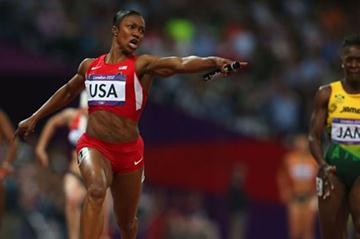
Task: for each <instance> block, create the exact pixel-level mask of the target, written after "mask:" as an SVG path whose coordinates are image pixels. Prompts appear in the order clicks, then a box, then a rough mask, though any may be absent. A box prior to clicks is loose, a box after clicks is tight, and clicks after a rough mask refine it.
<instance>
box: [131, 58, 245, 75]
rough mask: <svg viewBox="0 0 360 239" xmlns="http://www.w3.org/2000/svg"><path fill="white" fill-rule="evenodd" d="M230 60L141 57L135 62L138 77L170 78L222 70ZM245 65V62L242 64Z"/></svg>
mask: <svg viewBox="0 0 360 239" xmlns="http://www.w3.org/2000/svg"><path fill="white" fill-rule="evenodd" d="M231 62H233V61H231V60H229V59H225V58H221V57H217V56H209V57H198V56H188V57H158V56H152V55H142V56H140V57H139V58H138V60H137V65H136V69H137V73H139V75H145V74H148V75H158V76H164V77H166V76H172V75H174V74H177V73H196V72H201V71H204V70H209V69H214V68H217V69H221V70H224V66H225V65H227V64H230V63H231ZM242 63H243V64H247V63H246V62H242Z"/></svg>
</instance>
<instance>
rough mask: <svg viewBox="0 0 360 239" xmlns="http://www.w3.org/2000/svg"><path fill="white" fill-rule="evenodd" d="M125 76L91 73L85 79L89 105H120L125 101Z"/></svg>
mask: <svg viewBox="0 0 360 239" xmlns="http://www.w3.org/2000/svg"><path fill="white" fill-rule="evenodd" d="M125 79H126V78H125V76H124V75H121V74H117V75H91V76H90V77H89V79H88V80H86V81H85V86H86V91H87V93H88V102H89V105H122V104H123V103H125V89H126V80H125Z"/></svg>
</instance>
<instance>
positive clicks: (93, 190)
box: [87, 184, 107, 204]
mask: <svg viewBox="0 0 360 239" xmlns="http://www.w3.org/2000/svg"><path fill="white" fill-rule="evenodd" d="M106 190H107V188H106V186H105V185H100V184H91V185H90V186H89V187H88V189H87V197H88V199H89V200H90V201H93V202H95V203H100V204H102V203H103V201H104V199H105V196H106Z"/></svg>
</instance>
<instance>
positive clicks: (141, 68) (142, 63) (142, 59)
mask: <svg viewBox="0 0 360 239" xmlns="http://www.w3.org/2000/svg"><path fill="white" fill-rule="evenodd" d="M158 59H160V57H158V56H154V55H149V54H143V55H140V56H138V57H137V58H136V62H135V67H136V71H137V72H138V73H139V75H144V73H145V72H146V71H147V69H148V68H149V65H151V64H152V63H154V62H155V61H156V60H158Z"/></svg>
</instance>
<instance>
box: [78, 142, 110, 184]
mask: <svg viewBox="0 0 360 239" xmlns="http://www.w3.org/2000/svg"><path fill="white" fill-rule="evenodd" d="M78 163H79V168H80V172H81V176H82V177H83V179H84V183H85V186H86V187H87V188H88V187H89V185H91V184H99V185H101V186H106V187H109V186H110V184H111V182H112V178H113V174H112V169H111V164H110V162H109V161H108V160H107V159H106V158H105V156H103V155H102V154H101V153H100V152H99V151H98V150H96V149H93V148H89V147H84V148H82V149H81V150H80V151H79V154H78ZM104 184H105V185H104Z"/></svg>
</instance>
